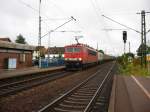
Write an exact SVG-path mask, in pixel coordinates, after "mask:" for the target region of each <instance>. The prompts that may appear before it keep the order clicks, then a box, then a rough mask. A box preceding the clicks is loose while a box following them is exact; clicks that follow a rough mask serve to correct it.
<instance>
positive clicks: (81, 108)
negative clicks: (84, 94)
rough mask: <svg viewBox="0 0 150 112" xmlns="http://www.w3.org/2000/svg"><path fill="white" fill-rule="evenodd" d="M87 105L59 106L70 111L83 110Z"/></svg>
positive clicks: (62, 104)
mask: <svg viewBox="0 0 150 112" xmlns="http://www.w3.org/2000/svg"><path fill="white" fill-rule="evenodd" d="M85 107H86V106H85V105H67V104H64V103H61V104H59V106H58V108H63V109H70V110H83V109H84V108H85Z"/></svg>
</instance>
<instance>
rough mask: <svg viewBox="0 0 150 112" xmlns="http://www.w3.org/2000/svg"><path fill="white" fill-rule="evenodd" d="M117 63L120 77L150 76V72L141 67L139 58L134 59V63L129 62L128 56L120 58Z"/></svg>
mask: <svg viewBox="0 0 150 112" xmlns="http://www.w3.org/2000/svg"><path fill="white" fill-rule="evenodd" d="M117 61H118V65H119V74H120V75H129V76H130V75H136V76H146V77H147V76H150V71H148V69H147V68H145V67H143V68H142V67H141V65H140V59H139V58H133V59H132V61H129V60H128V56H127V55H123V56H121V57H118V59H117Z"/></svg>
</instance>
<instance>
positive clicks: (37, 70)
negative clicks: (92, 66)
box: [0, 66, 65, 80]
mask: <svg viewBox="0 0 150 112" xmlns="http://www.w3.org/2000/svg"><path fill="white" fill-rule="evenodd" d="M64 68H65V66H59V67H50V68H38V67H29V68H24V69H17V70H7V71H3V72H0V80H1V79H6V78H12V77H18V76H23V75H30V74H37V73H43V72H53V71H57V70H61V69H64Z"/></svg>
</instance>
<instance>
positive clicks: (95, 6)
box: [91, 0, 115, 52]
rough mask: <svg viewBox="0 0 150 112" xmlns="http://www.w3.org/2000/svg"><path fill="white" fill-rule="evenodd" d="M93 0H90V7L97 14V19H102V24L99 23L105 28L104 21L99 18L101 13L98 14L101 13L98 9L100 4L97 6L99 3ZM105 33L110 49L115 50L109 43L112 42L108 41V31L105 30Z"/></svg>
mask: <svg viewBox="0 0 150 112" xmlns="http://www.w3.org/2000/svg"><path fill="white" fill-rule="evenodd" d="M94 1H95V4H94ZM94 1H93V0H91V4H92V7H93V9H94V10H95V11H94V12H95V14H96V15H97V18H98V20H99V21H102V23H103V24H102V23H101V24H102V26H103V27H104V28H103V29H106V28H105V22H104V21H103V20H101V15H100V14H99V13H102V11H101V9H100V6H99V3H98V2H97V1H96V0H94ZM105 35H106V37H107V39H108V42H109V46H110V48H112V50H113V51H114V52H115V50H114V47H113V46H111V44H112V43H110V42H111V41H109V40H111V38H110V35H109V33H108V32H105Z"/></svg>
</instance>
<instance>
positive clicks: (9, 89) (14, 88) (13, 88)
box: [0, 72, 68, 97]
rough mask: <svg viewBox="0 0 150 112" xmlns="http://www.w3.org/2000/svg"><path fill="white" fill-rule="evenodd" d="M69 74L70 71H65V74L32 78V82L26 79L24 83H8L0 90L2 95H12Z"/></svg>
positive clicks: (0, 95)
mask: <svg viewBox="0 0 150 112" xmlns="http://www.w3.org/2000/svg"><path fill="white" fill-rule="evenodd" d="M67 75H68V72H63V74H62V73H59V74H58V73H57V74H56V73H55V75H54V74H53V75H51V76H47V77H42V78H38V79H35V80H30V81H29V82H30V83H27V82H28V81H26V82H23V83H17V84H13V85H8V86H6V87H5V88H3V89H1V90H0V97H4V96H7V95H12V94H15V93H17V92H19V91H22V90H26V89H29V88H32V87H34V86H38V85H40V84H44V83H47V82H49V81H53V80H56V79H59V78H62V77H65V76H67Z"/></svg>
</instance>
